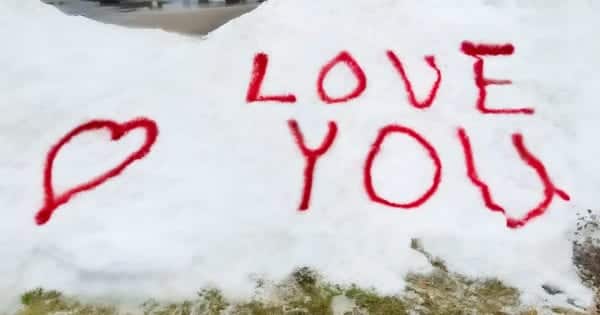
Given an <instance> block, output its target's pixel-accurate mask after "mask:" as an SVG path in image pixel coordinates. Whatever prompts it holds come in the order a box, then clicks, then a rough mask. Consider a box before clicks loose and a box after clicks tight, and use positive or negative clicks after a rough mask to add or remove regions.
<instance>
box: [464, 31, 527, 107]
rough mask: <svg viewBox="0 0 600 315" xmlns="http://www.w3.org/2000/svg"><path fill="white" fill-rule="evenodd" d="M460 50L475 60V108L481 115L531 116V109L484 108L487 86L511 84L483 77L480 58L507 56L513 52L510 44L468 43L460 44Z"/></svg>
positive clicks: (506, 81)
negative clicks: (476, 93)
mask: <svg viewBox="0 0 600 315" xmlns="http://www.w3.org/2000/svg"><path fill="white" fill-rule="evenodd" d="M461 50H462V52H463V53H464V54H466V55H468V56H471V57H473V58H475V59H476V61H475V63H474V64H473V72H474V74H475V85H476V86H477V89H478V90H479V95H478V97H477V103H476V107H477V110H479V111H480V112H481V113H482V114H526V115H532V114H533V113H534V109H533V108H500V109H495V108H488V107H487V106H486V103H485V101H486V98H487V90H486V87H487V86H488V85H507V84H511V83H512V82H511V81H510V80H498V79H488V78H486V77H485V76H484V75H483V65H484V62H483V58H481V56H509V55H512V54H513V53H514V51H515V47H514V46H513V45H512V44H504V45H490V44H474V43H471V42H468V41H464V42H462V45H461Z"/></svg>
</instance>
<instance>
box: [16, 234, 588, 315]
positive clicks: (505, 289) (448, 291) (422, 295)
mask: <svg viewBox="0 0 600 315" xmlns="http://www.w3.org/2000/svg"><path fill="white" fill-rule="evenodd" d="M411 247H412V248H413V249H414V250H416V251H418V252H420V253H422V254H423V255H425V257H427V259H428V260H429V261H430V263H431V264H432V266H433V267H434V271H433V272H431V273H429V274H409V275H407V277H406V287H405V290H404V291H403V292H399V293H398V294H396V295H385V294H381V293H379V292H378V291H377V290H375V289H373V288H363V287H360V286H357V285H349V286H342V285H337V284H332V283H330V282H328V281H327V280H326V279H324V278H323V277H322V276H321V275H319V274H318V273H317V272H316V271H315V270H313V269H310V268H306V267H304V268H299V269H296V270H295V271H294V272H293V273H292V274H291V275H290V276H289V277H288V278H287V279H285V280H284V281H281V282H279V283H272V282H269V281H267V280H264V279H263V280H260V281H258V282H257V292H256V294H255V296H254V297H253V298H251V299H249V300H246V301H234V300H228V299H227V298H226V297H225V296H223V294H222V293H221V292H220V291H219V290H217V289H212V288H207V289H204V290H202V291H200V292H198V294H197V296H196V297H194V298H192V299H190V300H187V301H179V302H172V303H165V302H159V301H157V300H152V299H151V300H148V301H147V302H145V303H143V304H142V305H140V307H139V309H138V310H137V311H135V312H134V313H132V314H131V315H137V314H143V315H225V314H227V315H333V301H334V299H336V298H343V299H345V301H349V304H348V305H349V307H347V309H346V310H345V313H344V314H343V315H408V314H422V315H440V314H445V315H446V314H447V315H461V314H491V315H500V314H506V315H538V314H542V313H543V314H567V315H584V314H585V313H581V312H576V311H573V310H569V309H561V308H551V307H546V308H544V309H543V312H540V313H539V311H542V309H539V308H538V309H535V308H532V307H528V306H525V305H522V304H521V301H520V298H519V297H520V293H519V291H518V290H517V289H515V288H512V287H510V286H507V285H505V284H504V283H502V282H501V281H499V280H497V279H472V278H468V277H465V276H462V275H459V274H456V273H453V272H450V271H448V268H447V267H446V265H445V264H444V262H443V261H442V260H441V259H438V258H435V257H433V256H431V255H430V254H429V253H427V252H426V251H425V249H423V247H422V246H421V244H420V243H419V241H418V240H414V241H413V242H412V244H411ZM21 302H22V305H23V306H22V309H21V310H19V311H18V312H17V313H16V314H11V315H129V314H127V313H123V312H121V311H119V310H118V308H117V307H115V306H110V305H92V304H86V303H83V302H81V301H78V300H77V299H74V298H70V297H66V296H64V295H63V294H61V293H60V292H57V291H48V290H43V289H36V290H32V291H29V292H27V293H25V294H23V295H22V298H21Z"/></svg>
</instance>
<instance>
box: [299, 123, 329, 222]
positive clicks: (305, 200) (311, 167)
mask: <svg viewBox="0 0 600 315" xmlns="http://www.w3.org/2000/svg"><path fill="white" fill-rule="evenodd" d="M288 126H289V127H290V131H291V132H292V136H293V137H294V140H295V142H296V144H297V145H298V147H299V148H300V153H302V156H304V159H305V160H306V166H305V168H304V187H303V188H302V200H301V201H300V206H299V207H298V210H300V211H305V210H308V207H309V204H310V195H311V192H312V185H313V177H314V174H315V167H316V165H317V160H318V159H319V158H320V157H321V156H322V155H324V154H325V153H326V152H327V150H329V148H330V147H331V145H332V144H333V140H335V136H336V134H337V130H338V129H337V125H336V123H335V122H333V121H331V122H329V124H328V126H327V127H328V130H327V135H325V139H324V140H323V142H322V143H321V145H320V146H319V147H318V148H316V149H310V148H309V147H307V146H306V142H305V141H304V136H303V135H302V131H300V127H299V126H298V123H297V122H296V121H295V120H289V121H288Z"/></svg>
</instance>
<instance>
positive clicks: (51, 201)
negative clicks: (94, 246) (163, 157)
mask: <svg viewBox="0 0 600 315" xmlns="http://www.w3.org/2000/svg"><path fill="white" fill-rule="evenodd" d="M100 129H108V131H110V134H111V140H112V141H118V140H119V139H121V138H122V137H123V136H124V135H126V134H127V133H129V132H130V131H132V130H134V129H143V130H144V131H145V135H146V139H145V142H144V144H143V145H142V146H141V147H140V148H139V149H138V150H137V151H135V152H133V153H132V154H131V155H129V156H128V157H127V158H125V160H124V161H123V162H121V163H120V164H119V165H117V166H116V167H114V168H113V169H111V170H109V171H107V172H106V173H104V174H102V175H100V176H98V177H96V178H94V179H92V180H90V181H88V182H86V183H83V184H80V185H78V186H76V187H73V188H71V189H69V190H67V191H66V192H64V193H62V194H59V195H57V194H56V193H55V192H54V186H53V183H52V172H53V166H54V160H55V159H56V156H57V155H58V153H59V152H60V150H61V149H62V148H63V146H64V145H65V144H67V143H69V142H70V141H71V140H73V138H75V137H77V136H78V135H81V134H83V133H86V132H92V131H97V130H100ZM157 137H158V126H157V125H156V122H154V121H153V120H150V119H148V118H138V119H134V120H131V121H128V122H126V123H123V124H119V123H117V122H114V121H112V120H92V121H90V122H88V123H85V124H83V125H81V126H79V127H77V128H75V129H73V130H71V131H70V132H69V133H67V134H66V135H65V136H64V137H63V138H62V139H60V141H59V142H58V143H56V144H55V145H54V146H52V148H51V149H50V151H49V152H48V155H47V157H46V165H45V168H44V206H43V207H42V208H41V209H40V210H39V212H38V213H37V215H36V216H35V221H36V223H37V224H38V225H43V224H45V223H47V222H48V221H49V220H50V217H51V216H52V214H53V213H54V211H55V210H56V209H57V208H58V207H60V206H61V205H64V204H66V203H67V202H69V200H70V199H71V198H72V197H74V196H75V195H77V194H79V193H82V192H85V191H90V190H92V189H94V188H96V187H98V186H99V185H101V184H103V183H104V182H106V181H107V180H109V179H111V178H113V177H116V176H118V175H120V174H121V173H122V172H123V171H124V170H125V168H127V167H128V166H129V165H131V164H132V163H133V162H135V161H136V160H139V159H142V158H144V157H145V156H146V155H147V154H148V153H149V152H150V149H151V148H152V146H153V145H154V143H155V142H156V138H157Z"/></svg>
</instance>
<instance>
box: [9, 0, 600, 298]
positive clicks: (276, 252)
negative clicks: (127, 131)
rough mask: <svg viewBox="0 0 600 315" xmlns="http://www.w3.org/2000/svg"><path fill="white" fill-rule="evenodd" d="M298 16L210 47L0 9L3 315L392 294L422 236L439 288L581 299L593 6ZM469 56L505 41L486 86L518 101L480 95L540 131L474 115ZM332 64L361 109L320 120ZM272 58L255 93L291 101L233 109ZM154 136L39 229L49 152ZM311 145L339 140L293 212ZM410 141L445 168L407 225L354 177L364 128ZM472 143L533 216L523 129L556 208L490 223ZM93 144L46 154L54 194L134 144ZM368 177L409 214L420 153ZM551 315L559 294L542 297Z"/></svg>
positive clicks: (388, 150)
mask: <svg viewBox="0 0 600 315" xmlns="http://www.w3.org/2000/svg"><path fill="white" fill-rule="evenodd" d="M348 4H349V1H347V0H329V1H293V0H270V1H269V2H268V3H265V4H263V5H262V6H261V7H260V8H258V9H257V10H255V11H254V12H252V13H250V14H247V15H245V16H243V17H241V18H239V19H237V20H234V21H232V22H230V23H228V24H227V25H225V26H223V27H222V28H220V29H218V30H217V31H215V32H213V33H212V34H210V35H209V36H208V38H207V39H204V40H203V39H198V38H187V37H183V36H179V35H175V34H167V33H164V32H161V31H155V30H131V29H124V28H121V27H116V26H110V25H101V24H98V23H96V22H92V21H89V20H86V19H84V18H80V17H67V16H63V15H62V14H60V13H59V12H58V11H57V10H55V9H54V8H52V7H49V6H45V5H42V4H40V3H39V2H38V1H37V0H2V1H0V37H1V38H2V40H3V42H2V49H0V69H2V75H0V92H1V95H2V97H1V98H0V109H1V110H2V115H1V116H0V144H1V147H0V150H1V151H0V178H2V181H1V182H0V210H1V211H2V215H3V216H2V220H0V257H2V259H0V299H1V301H0V304H1V305H3V306H4V305H10V304H9V302H14V301H15V300H14V298H15V294H17V293H18V292H22V291H23V290H25V289H28V288H31V287H35V286H40V285H41V286H44V287H47V288H56V289H61V290H64V291H65V292H67V293H78V294H84V295H107V294H108V295H113V296H119V295H121V296H126V297H130V298H131V299H136V298H139V297H142V296H158V297H164V298H170V297H181V296H188V295H191V294H193V293H194V292H195V290H196V289H198V288H200V287H202V286H205V285H211V284H215V285H218V286H219V287H220V288H222V289H223V290H224V291H225V293H226V294H230V295H234V296H240V297H243V296H244V295H247V294H249V292H251V290H252V281H251V278H252V277H251V275H253V274H254V275H260V276H266V277H267V278H270V279H274V280H277V279H280V278H281V277H283V276H284V275H286V274H288V273H289V272H290V271H291V269H292V268H293V267H295V266H301V265H308V266H313V267H315V268H317V269H318V270H320V271H321V272H323V273H324V274H325V276H327V277H328V278H329V279H331V280H333V281H339V282H344V283H350V282H356V283H359V284H361V285H365V286H371V285H373V286H376V287H377V288H378V289H380V290H382V291H383V292H397V291H400V290H401V289H402V288H403V284H404V283H403V277H404V275H405V274H406V273H407V272H410V271H412V272H426V271H427V270H429V268H430V267H429V265H428V263H427V261H426V260H425V258H424V257H422V255H421V254H419V253H417V252H415V251H413V250H411V249H410V248H409V244H410V239H411V238H414V237H419V238H422V240H423V243H424V245H425V247H426V248H427V249H428V250H429V251H430V252H432V253H433V254H434V255H436V256H440V257H442V258H443V259H444V260H445V261H446V262H447V264H448V266H449V268H450V269H451V270H453V271H457V272H461V273H465V274H467V275H471V276H481V277H488V276H489V277H499V278H500V279H502V280H504V281H506V282H507V283H508V284H510V285H514V286H516V287H518V288H519V289H521V290H523V292H524V299H525V302H528V303H529V302H531V303H542V302H544V300H545V299H548V298H549V297H548V296H547V295H546V293H545V292H544V291H543V289H542V288H541V285H542V284H546V283H549V284H552V285H554V286H558V287H560V288H561V289H562V290H564V291H565V293H566V295H567V296H568V297H574V298H577V299H578V300H579V301H582V303H584V304H587V303H588V302H589V301H590V296H591V293H590V292H589V290H587V289H585V288H584V287H583V286H582V285H581V284H580V283H579V281H578V278H577V276H576V273H575V270H574V267H573V266H572V264H571V243H570V238H569V235H570V233H571V232H572V229H573V228H574V227H575V218H576V216H575V213H576V211H578V210H582V209H586V208H593V207H597V206H598V200H597V193H596V192H597V189H598V187H600V165H599V164H598V163H597V161H596V158H597V157H598V156H600V149H599V147H598V145H597V139H596V137H597V135H598V134H599V132H600V130H599V127H598V121H599V119H600V117H599V115H600V107H599V106H598V104H597V102H596V96H597V87H598V85H599V83H600V72H599V71H598V69H600V68H599V65H600V58H598V56H600V43H599V41H598V39H597V34H594V32H596V30H598V29H600V22H599V20H598V19H597V18H596V17H597V16H598V14H600V5H599V3H598V2H597V1H516V0H515V1H500V0H496V1H491V0H488V1H447V0H439V1H433V0H430V1H396V0H355V1H351V5H348ZM463 40H471V41H475V42H492V43H505V42H511V43H513V44H514V45H515V47H516V52H515V54H514V55H513V56H509V57H489V58H486V59H485V60H486V70H485V72H486V74H487V76H489V77H492V78H509V79H512V80H513V81H514V84H512V85H508V86H490V88H489V102H490V105H492V106H494V107H524V106H525V107H533V108H535V110H536V113H535V115H531V116H526V115H504V116H498V115H487V116H484V115H481V114H480V113H478V112H477V111H476V110H475V107H474V104H475V99H476V97H477V89H476V87H475V84H474V81H473V72H472V65H473V61H474V59H473V58H471V57H468V56H465V55H464V54H462V53H461V52H460V43H461V42H462V41H463ZM387 49H393V50H394V51H395V52H396V54H397V55H398V56H399V57H400V58H401V59H402V61H403V63H404V64H405V67H406V68H407V72H408V74H409V76H410V78H411V80H412V82H413V85H414V90H415V91H416V92H417V96H418V98H419V99H422V98H423V97H424V92H423V91H427V89H428V88H429V86H430V84H431V82H432V81H433V80H434V78H435V77H434V72H433V71H432V70H431V69H430V68H429V67H427V65H426V64H425V63H424V61H423V56H424V55H426V54H434V55H435V56H436V61H437V63H438V66H439V67H440V69H441V70H442V73H443V76H444V77H443V82H442V84H441V87H440V90H439V93H438V96H437V98H436V100H435V102H434V104H433V106H432V107H431V108H430V109H428V110H426V111H421V110H417V109H415V108H413V107H411V106H410V105H409V103H408V101H407V98H406V92H405V90H404V88H403V85H402V81H401V80H400V77H399V76H398V73H397V72H396V71H395V70H394V69H393V68H392V67H391V64H390V62H389V61H388V59H387V58H386V56H385V51H386V50H387ZM341 50H348V51H349V52H350V53H352V54H353V56H354V57H355V58H356V59H357V60H358V62H359V64H360V65H361V66H362V67H363V69H364V71H365V73H366V74H367V78H368V87H367V90H366V91H365V93H364V94H363V95H362V96H361V97H360V98H358V99H356V100H354V101H352V102H349V103H346V104H339V105H325V104H323V102H322V101H321V100H320V99H319V98H318V95H317V92H316V79H317V75H318V72H319V69H320V67H321V66H322V65H324V64H325V63H326V62H328V61H329V60H331V59H332V58H333V57H334V56H335V55H337V54H338V53H339V52H340V51H341ZM259 51H264V52H266V53H268V54H269V56H270V64H269V70H268V73H267V77H266V79H265V84H264V86H263V89H264V90H265V91H267V92H293V93H295V94H296V95H297V96H298V102H297V103H295V104H293V105H289V104H276V103H252V104H247V103H246V102H245V96H246V89H247V86H248V82H249V78H250V72H251V69H252V60H253V56H254V54H255V53H257V52H259ZM354 82H355V81H354V79H353V77H352V76H351V75H350V74H349V71H347V69H346V68H344V67H339V68H334V70H333V71H332V73H331V76H330V77H329V78H328V79H327V81H326V88H328V90H329V91H331V94H334V95H337V94H336V93H338V94H343V92H345V91H347V90H348V89H349V88H351V87H353V86H354ZM138 116H146V117H149V118H152V119H154V120H156V122H157V123H158V125H159V128H160V135H159V138H158V141H157V143H156V145H155V146H154V147H153V150H152V152H151V153H150V154H149V155H148V156H147V157H146V158H145V159H143V160H141V161H139V162H137V163H135V164H134V165H132V166H131V167H129V168H128V169H127V170H126V171H125V172H124V174H123V175H122V176H120V177H118V178H116V179H114V180H111V181H109V182H107V183H105V184H104V185H102V186H100V187H98V188H97V189H95V190H94V191H92V192H87V193H82V194H80V195H78V196H77V197H75V198H73V199H72V200H71V202H69V203H68V204H66V205H64V206H62V207H61V208H59V209H58V210H57V212H56V214H55V216H54V217H53V218H52V220H51V221H50V222H49V223H48V224H47V225H45V226H43V227H39V226H36V225H35V224H34V221H33V217H34V215H35V213H36V211H37V210H39V209H40V207H41V206H42V202H43V190H42V181H43V167H44V161H45V156H46V153H47V152H48V150H49V149H50V147H51V146H52V145H53V144H55V143H56V142H57V141H58V140H59V139H60V138H61V137H62V136H63V135H64V134H66V133H67V132H68V131H70V130H71V129H73V128H74V127H76V126H78V125H80V124H82V123H84V122H86V121H88V120H90V119H95V118H105V119H114V120H116V121H120V122H123V121H127V120H130V119H132V118H134V117H138ZM291 118H293V119H296V120H297V121H298V123H299V125H300V128H301V129H302V131H303V133H304V135H305V138H306V139H307V142H308V143H309V144H310V145H313V146H316V145H317V144H318V143H320V141H321V140H322V139H323V136H324V134H325V132H326V128H327V121H329V120H335V121H336V122H337V123H338V126H339V129H340V130H339V134H338V136H337V138H336V139H335V142H334V144H333V146H332V148H331V149H330V151H329V152H328V153H327V154H326V155H325V156H324V157H323V158H322V159H320V161H319V163H318V165H317V171H316V173H315V182H314V190H313V194H312V198H311V206H310V209H309V211H308V212H305V213H299V212H298V211H297V210H296V209H297V206H298V202H299V198H300V194H301V189H302V170H303V167H304V159H303V158H302V156H301V155H300V152H299V149H298V147H297V146H296V144H295V143H294V142H293V138H292V136H291V134H290V132H289V130H288V126H287V124H286V121H287V120H288V119H291ZM391 123H396V124H402V125H405V126H409V127H412V128H415V129H416V130H417V131H419V132H420V133H421V134H423V135H424V136H425V137H426V138H427V139H428V140H429V142H431V143H432V145H434V146H435V148H436V150H437V151H438V153H439V154H440V157H441V160H442V163H443V166H444V169H443V180H442V183H441V185H440V188H439V190H438V191H437V193H436V194H435V195H434V196H433V198H432V199H430V200H429V201H428V202H427V203H426V204H425V205H423V206H422V207H420V208H418V209H415V210H412V211H406V210H401V209H393V208H388V207H385V206H383V205H380V204H376V203H373V202H372V201H370V200H369V198H368V196H367V195H366V193H365V192H364V188H363V185H362V181H363V176H362V167H363V164H364V160H365V157H366V155H367V152H368V150H369V147H370V145H371V144H372V143H373V141H374V140H375V136H376V134H377V131H378V130H379V129H380V128H381V127H383V126H384V125H387V124H391ZM458 126H463V127H464V128H465V129H466V130H467V131H468V132H469V135H470V136H471V142H472V145H473V149H474V151H475V152H476V157H475V158H476V162H477V165H478V168H479V173H480V175H481V177H482V178H485V179H486V180H487V181H488V183H489V184H490V187H491V189H492V191H493V194H494V197H495V198H496V199H497V200H499V201H500V202H501V203H502V204H503V205H504V206H506V208H507V209H509V212H510V213H511V214H513V215H517V216H518V215H523V214H524V213H525V212H526V211H527V209H530V208H532V207H533V206H534V205H535V204H536V203H537V202H539V199H540V196H541V194H542V192H541V190H542V188H541V185H540V183H539V180H538V178H537V177H536V176H535V173H534V172H532V170H531V169H530V168H527V167H525V164H523V162H522V161H521V160H520V159H519V157H518V155H517V154H516V152H515V149H514V147H513V146H512V143H511V141H510V135H511V134H512V133H514V132H522V133H523V135H524V138H525V142H526V144H527V146H528V148H529V149H530V150H531V151H532V152H533V153H534V154H535V155H536V156H537V157H538V158H539V159H540V160H541V161H543V162H544V163H545V164H546V167H547V169H548V172H549V174H550V176H551V177H552V179H553V181H554V182H555V183H556V184H557V185H558V186H559V187H560V188H562V189H564V190H566V191H567V192H568V193H569V194H570V195H571V198H572V199H571V201H570V202H565V201H563V200H560V199H559V198H555V200H554V201H553V203H552V204H551V206H550V208H549V210H548V212H547V214H545V215H544V216H542V217H540V218H538V219H536V220H534V221H532V222H531V223H530V224H528V225H527V226H525V227H524V228H521V229H518V230H512V229H508V228H507V227H506V226H505V219H504V217H503V216H502V215H501V214H499V213H492V212H491V211H489V210H488V209H487V208H485V207H484V205H483V201H482V199H481V197H480V194H479V191H478V190H477V189H476V188H475V187H474V186H473V185H472V184H471V182H470V181H469V180H468V178H467V177H466V175H465V173H466V172H465V165H464V158H463V154H462V151H461V147H460V142H459V141H458V139H457V137H456V128H457V127H458ZM107 139H108V135H107V134H106V133H102V132H97V133H87V134H85V135H82V136H81V137H77V138H76V139H75V140H74V141H73V142H71V143H69V144H68V145H67V146H65V148H64V150H61V152H60V154H59V156H58V158H57V161H56V165H55V169H54V172H55V186H56V190H57V191H59V192H60V191H63V190H65V189H68V188H69V187H72V186H73V185H75V184H77V183H80V182H82V181H86V180H89V179H90V178H92V177H93V176H95V175H97V174H99V173H101V172H103V171H104V170H106V169H109V168H111V167H112V166H114V165H115V164H116V163H118V162H119V161H120V160H121V159H122V158H123V156H125V155H127V154H129V153H130V152H132V147H133V148H137V147H138V146H139V145H140V144H141V143H142V141H143V137H142V135H141V133H139V132H136V131H134V132H132V134H131V135H129V136H127V137H125V138H124V139H123V140H121V141H119V142H114V143H113V142H109V141H107ZM384 148H385V149H384V150H383V151H382V153H381V154H380V155H379V156H378V158H377V162H376V163H377V164H376V166H375V167H374V172H373V176H374V180H375V182H376V185H377V190H378V192H379V193H380V194H382V195H384V196H386V197H388V198H390V199H394V200H399V201H402V200H411V199H414V198H415V197H416V196H418V195H419V194H421V193H422V191H423V190H424V189H425V188H426V187H427V186H428V185H429V183H430V181H431V176H432V172H433V168H432V165H431V162H430V161H429V160H428V159H426V154H425V153H423V152H424V151H423V150H422V148H421V147H419V146H418V145H417V144H416V142H414V141H413V140H410V139H409V138H407V137H401V136H393V137H390V138H389V139H388V140H386V143H385V144H384ZM554 298H555V299H557V300H556V301H552V302H553V303H563V302H564V300H566V296H565V295H561V296H558V297H554Z"/></svg>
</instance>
